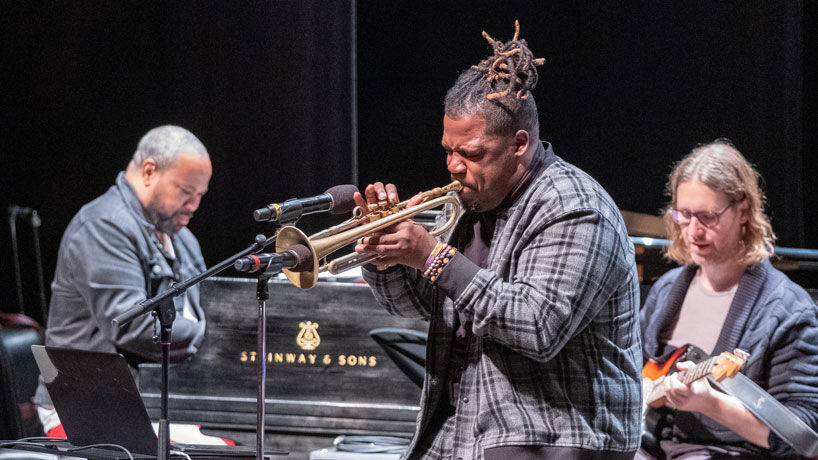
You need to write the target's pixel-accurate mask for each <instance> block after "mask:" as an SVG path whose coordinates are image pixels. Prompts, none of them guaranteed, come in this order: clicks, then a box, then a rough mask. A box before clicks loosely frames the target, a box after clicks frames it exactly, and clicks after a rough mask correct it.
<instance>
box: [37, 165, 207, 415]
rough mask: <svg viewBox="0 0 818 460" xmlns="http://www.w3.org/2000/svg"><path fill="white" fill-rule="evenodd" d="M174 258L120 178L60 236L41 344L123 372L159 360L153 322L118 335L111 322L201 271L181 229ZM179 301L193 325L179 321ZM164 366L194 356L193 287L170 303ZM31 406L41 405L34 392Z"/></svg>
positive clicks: (196, 307) (41, 394)
mask: <svg viewBox="0 0 818 460" xmlns="http://www.w3.org/2000/svg"><path fill="white" fill-rule="evenodd" d="M172 242H173V248H174V252H175V258H174V257H171V256H170V255H169V254H168V253H167V252H165V250H164V248H163V247H162V244H161V243H160V241H159V239H158V237H157V236H156V228H155V227H154V226H153V224H150V223H149V222H148V221H147V220H146V219H145V216H144V213H143V209H142V204H141V202H140V201H139V197H138V196H137V195H136V192H135V191H134V189H133V187H132V186H131V184H130V183H129V182H128V181H127V179H126V178H125V173H124V172H121V173H119V175H118V176H117V179H116V184H115V185H113V186H112V187H111V188H110V189H108V191H107V192H105V194H103V195H102V196H100V197H98V198H97V199H95V200H94V201H92V202H90V203H88V204H86V205H85V206H83V207H82V209H80V211H79V212H78V213H77V214H76V215H75V216H74V218H73V219H72V220H71V222H70V223H69V225H68V228H67V229H66V230H65V233H64V234H63V237H62V240H61V242H60V249H59V254H58V257H57V268H56V272H55V276H54V282H53V283H52V284H51V292H52V295H51V303H50V308H49V317H48V325H47V328H46V338H45V343H46V345H50V346H57V347H68V348H77V349H83V350H93V351H102V352H118V353H122V354H123V355H124V356H125V357H126V358H127V359H128V362H129V363H130V364H131V365H134V366H135V365H136V364H138V363H140V362H144V361H159V360H160V358H161V348H160V346H159V344H158V343H154V342H153V340H152V338H153V336H154V319H153V317H152V316H151V315H150V314H146V315H142V316H139V317H137V318H136V319H135V320H133V321H132V322H131V323H129V324H128V325H126V326H125V327H122V328H116V327H114V326H113V325H112V324H111V320H112V319H114V318H115V317H117V316H119V315H121V314H123V313H124V312H126V311H128V310H129V309H130V308H131V307H133V306H135V305H137V304H138V303H139V302H141V301H143V300H145V299H148V298H151V297H153V296H155V295H156V294H158V293H160V292H162V291H164V290H166V289H167V288H168V287H169V286H170V284H171V283H172V282H174V281H183V280H185V279H187V278H190V277H192V276H193V275H195V274H197V273H199V272H201V271H203V270H204V269H205V268H206V267H205V263H204V259H203V258H202V252H201V249H200V248H199V243H198V242H197V241H196V238H195V237H194V236H193V234H192V233H191V232H190V230H188V229H187V227H184V228H182V229H181V230H180V231H179V232H178V233H177V234H175V235H173V237H172ZM184 297H187V300H188V302H189V304H190V306H191V307H192V309H193V312H194V313H195V314H196V316H198V321H194V320H191V319H187V318H185V317H184V315H183V314H182V310H183V307H184V304H185V299H184ZM174 304H175V307H176V310H177V315H176V320H175V321H174V323H173V331H172V344H171V355H170V356H171V361H172V362H178V361H181V360H184V359H186V358H188V357H190V356H192V355H193V354H194V353H196V351H197V349H198V347H199V345H200V344H201V342H202V340H203V339H204V332H205V317H204V310H202V307H201V303H200V302H199V288H198V286H193V287H191V288H189V289H188V290H187V291H186V292H185V294H184V296H180V297H176V298H174ZM36 401H37V402H38V403H39V404H48V403H49V402H50V401H49V399H48V394H47V392H46V391H45V388H44V387H43V386H42V384H41V385H40V388H39V389H38V392H37V398H36Z"/></svg>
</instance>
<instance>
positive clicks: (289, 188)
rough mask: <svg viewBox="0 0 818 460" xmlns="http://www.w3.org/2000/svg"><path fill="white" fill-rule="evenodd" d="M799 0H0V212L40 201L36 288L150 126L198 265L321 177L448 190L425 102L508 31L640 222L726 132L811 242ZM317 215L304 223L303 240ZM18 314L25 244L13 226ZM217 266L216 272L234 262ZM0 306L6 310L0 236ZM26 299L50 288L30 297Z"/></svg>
mask: <svg viewBox="0 0 818 460" xmlns="http://www.w3.org/2000/svg"><path fill="white" fill-rule="evenodd" d="M817 9H818V8H816V6H815V3H810V2H801V1H793V2H763V1H728V2H713V1H705V0H697V1H688V2H616V3H611V4H607V3H605V2H591V1H587V0H585V1H579V2H553V1H548V2H545V1H538V2H463V1H452V2H445V3H443V2H418V1H389V2H382V1H374V0H365V1H362V0H358V1H357V2H353V1H342V0H334V1H333V0H321V1H318V0H315V1H264V2H260V1H257V2H219V1H197V2H183V1H164V2H158V1H145V2H125V1H113V2H111V1H101V0H92V1H83V2H24V1H18V2H4V4H3V6H2V11H3V12H2V14H1V15H0V40H2V43H1V45H0V46H2V52H0V85H1V86H0V102H2V115H1V116H2V125H1V126H0V168H2V172H0V185H1V186H2V187H1V188H0V190H2V196H1V197H0V205H1V206H2V207H3V209H5V208H6V207H7V206H8V205H9V204H18V205H22V206H30V207H32V208H35V209H37V210H38V211H39V214H40V216H41V218H42V221H43V224H42V227H41V228H40V237H41V242H42V254H43V264H44V272H45V282H46V285H48V284H49V283H50V281H51V279H52V277H53V271H54V265H55V263H56V253H57V248H58V245H59V238H60V236H61V234H62V232H63V230H64V229H65V226H66V225H67V224H68V221H69V220H70V218H71V216H73V214H74V213H75V212H76V211H77V210H78V209H79V208H80V207H81V206H82V205H83V204H84V203H86V202H88V201H90V200H91V199H93V198H94V197H96V196H98V195H100V194H101V193H103V192H104V191H105V190H106V189H107V188H108V187H109V186H110V185H111V184H112V183H113V180H114V177H115V176H116V173H117V172H118V171H120V170H121V169H123V168H124V167H125V165H126V164H127V162H128V160H129V158H130V156H131V154H132V153H133V150H134V148H135V146H136V143H137V141H138V139H139V137H140V136H141V135H142V134H144V132H146V131H147V130H148V129H150V128H151V127H154V126H157V125H160V124H166V123H173V124H179V125H182V126H185V127H186V128H188V129H190V130H191V131H193V132H194V133H195V134H196V135H197V136H199V137H200V138H201V139H202V141H203V142H204V144H205V145H206V146H207V147H208V149H209V151H210V153H211V157H212V160H213V165H214V177H213V180H212V182H211V184H210V192H209V193H208V195H207V196H206V197H205V199H204V200H203V202H202V205H201V208H200V210H199V212H198V213H197V214H196V216H195V217H194V219H193V221H192V222H191V229H192V230H193V232H194V233H195V234H196V235H197V236H198V237H199V240H200V242H201V244H202V248H203V252H204V255H205V259H206V260H207V262H208V264H211V265H212V264H215V263H216V262H218V261H220V260H222V259H224V258H226V257H228V256H229V255H231V254H233V253H235V252H238V251H239V250H241V249H243V248H244V247H246V246H248V245H249V244H250V243H251V242H252V240H253V236H254V235H255V234H257V233H264V234H268V235H269V234H271V233H272V232H273V230H274V229H273V227H272V226H270V225H264V224H256V223H254V222H253V221H252V210H253V209H255V208H257V207H259V206H261V205H263V204H265V203H268V202H270V201H279V200H284V199H287V198H291V197H295V196H309V195H314V194H317V193H321V192H323V191H324V190H326V189H327V188H329V187H330V186H332V185H336V184H341V183H356V184H358V185H365V184H366V183H368V182H370V181H373V180H388V181H392V182H395V183H396V184H398V185H399V186H400V189H401V190H404V195H409V194H411V193H413V192H417V191H420V190H425V189H428V188H431V187H435V186H439V185H442V184H444V183H446V182H448V174H447V172H446V169H445V157H444V154H443V151H442V149H441V148H440V144H439V143H440V135H441V124H442V123H441V122H442V98H443V96H444V94H445V91H446V89H447V88H448V87H449V85H450V84H451V83H452V82H453V81H454V79H455V78H456V76H457V73H458V72H459V71H460V70H462V69H464V68H466V67H468V66H469V65H471V64H474V63H476V62H478V61H479V60H480V59H482V58H484V57H485V56H486V55H487V54H488V53H489V51H490V50H489V46H488V44H487V43H486V42H485V40H484V39H483V38H482V37H481V36H480V32H481V31H482V30H486V31H487V32H488V33H489V34H491V35H492V36H494V37H495V38H498V39H500V40H507V39H509V38H510V37H511V36H512V35H513V33H514V26H513V24H514V19H519V20H520V22H521V25H522V32H521V36H522V37H524V38H526V39H527V41H528V43H529V45H530V47H531V49H532V50H533V51H534V53H535V55H536V56H537V57H545V58H546V59H547V62H546V64H545V66H543V67H541V68H540V84H539V86H538V88H537V89H536V90H535V93H534V94H535V97H536V99H537V102H538V104H539V108H540V113H541V123H542V137H543V138H544V139H547V140H549V141H551V142H552V143H553V144H554V146H555V149H556V151H557V153H558V154H559V155H561V156H562V157H564V158H565V159H567V160H568V161H571V162H573V163H575V164H577V165H578V166H580V167H582V168H583V169H585V170H586V171H588V172H589V173H590V174H591V175H593V176H594V177H596V178H597V179H598V180H599V181H600V182H601V183H602V184H603V185H604V186H605V187H606V189H607V190H608V191H609V192H610V194H611V195H612V196H613V198H614V199H615V200H616V202H617V203H618V204H619V206H620V207H621V208H622V209H625V210H630V211H637V212H643V213H655V212H657V210H658V209H659V208H661V207H662V206H663V205H664V203H665V197H664V195H663V193H664V190H663V187H664V182H665V177H666V175H667V173H668V172H669V171H670V167H671V164H672V163H673V162H674V161H677V160H678V159H679V158H681V156H682V155H684V154H685V153H687V152H688V151H689V150H690V149H691V148H692V147H693V146H694V145H695V144H697V143H700V142H707V141H711V140H713V139H715V138H718V137H728V138H730V139H732V140H733V141H734V142H735V143H736V144H737V146H738V147H739V149H740V150H741V151H742V152H743V153H744V154H745V155H746V156H747V157H748V158H749V159H750V160H751V161H752V162H753V163H755V164H756V165H757V166H758V168H759V170H760V171H761V173H762V174H763V175H764V177H765V179H766V188H767V192H768V198H769V210H770V214H771V216H772V218H773V225H774V228H775V230H776V232H777V233H778V235H779V238H780V240H779V244H780V245H782V246H791V247H808V248H818V235H816V231H815V228H816V224H818V222H817V221H816V216H815V212H813V211H812V208H811V205H812V200H811V198H812V197H814V196H816V195H818V185H817V184H816V181H815V180H814V179H813V178H812V172H813V171H815V170H817V169H818V164H817V163H818V157H817V156H816V155H815V152H816V147H817V146H816V142H818V140H816V138H815V134H814V133H816V132H818V119H817V118H816V112H818V107H816V82H818V79H817V78H816V69H815V62H814V60H809V59H807V54H806V52H805V50H814V49H815V45H816V40H815V35H816V34H815V30H814V24H815V23H816V22H815V20H816V10H817ZM334 222H337V219H335V220H332V219H330V218H328V217H325V216H309V217H305V218H304V219H303V220H302V224H303V227H304V228H305V229H306V230H307V231H308V232H311V231H315V230H318V229H320V228H323V227H325V226H327V225H329V224H331V223H334ZM17 231H18V241H19V245H20V253H21V261H22V265H21V268H22V271H23V277H24V279H23V281H24V289H25V292H26V298H25V299H26V307H27V310H28V313H29V314H31V315H32V316H35V317H39V316H40V315H39V312H38V310H37V308H38V307H37V304H38V301H37V296H36V284H37V283H36V278H35V277H34V273H35V270H34V269H35V265H34V255H33V250H32V235H31V229H30V226H29V224H28V222H27V221H26V220H24V219H19V220H18V222H17ZM226 274H229V275H234V274H235V273H234V272H233V270H232V269H230V270H228V271H227V272H226ZM0 289H2V292H3V296H2V301H1V302H0V309H2V310H4V311H15V310H16V308H17V297H16V294H15V293H14V271H13V265H12V245H11V239H10V234H9V225H8V224H6V225H3V229H2V230H1V231H0ZM46 289H48V287H47V286H46Z"/></svg>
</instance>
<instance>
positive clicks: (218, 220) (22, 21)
mask: <svg viewBox="0 0 818 460" xmlns="http://www.w3.org/2000/svg"><path fill="white" fill-rule="evenodd" d="M7 3H9V2H7ZM0 16H2V18H0V29H2V31H0V39H2V43H3V45H2V48H3V51H2V63H1V64H0V68H2V70H0V78H2V80H1V82H2V85H0V88H2V89H0V91H1V92H2V93H1V94H0V97H1V98H2V99H0V102H2V123H0V156H1V157H2V159H1V160H0V161H2V166H1V167H2V173H0V184H2V190H3V193H2V198H0V205H2V206H3V209H6V207H7V205H8V204H11V203H14V204H19V205H23V206H29V207H32V208H35V209H37V210H38V212H39V214H40V216H41V218H42V221H43V226H42V228H41V238H42V248H43V259H44V266H45V272H46V274H45V279H46V283H50V281H51V279H52V278H53V270H54V266H55V264H56V255H57V248H58V245H59V238H60V236H61V235H62V232H63V230H64V229H65V227H66V226H67V224H68V221H69V220H70V218H71V217H72V216H73V215H74V213H76V212H77V211H78V210H79V208H80V207H81V206H82V205H83V204H84V203H86V202H88V201H90V200H92V199H93V198H95V197H96V196H98V195H100V194H102V193H103V192H104V191H105V190H106V189H107V188H108V187H109V186H110V185H111V184H113V181H114V178H115V177H116V174H117V172H118V171H120V170H123V169H124V168H125V166H126V165H127V163H128V161H129V160H130V157H131V155H132V154H133V151H134V149H135V147H136V144H137V142H138V140H139V138H140V137H141V136H142V135H143V134H144V133H145V132H147V131H148V130H149V129H150V128H152V127H154V126H158V125H162V124H178V125H181V126H184V127H186V128H188V129H190V130H191V131H192V132H193V133H194V134H196V135H197V136H198V137H199V138H200V139H201V140H202V142H203V143H204V144H205V146H206V147H207V148H208V150H209V152H210V155H211V159H212V162H213V169H214V175H213V179H212V181H211V183H210V191H209V193H208V194H207V195H206V196H205V198H204V199H203V201H202V205H201V207H200V209H199V211H198V212H197V213H196V215H195V216H194V218H193V220H192V222H191V225H190V227H191V229H192V231H193V232H194V233H195V234H196V235H197V236H198V238H199V241H200V243H201V245H202V248H203V252H204V255H205V260H206V261H207V262H208V264H215V263H216V262H218V261H220V260H222V259H224V258H226V257H228V256H229V255H231V254H234V253H236V252H238V251H239V250H241V249H243V248H245V247H247V246H249V245H250V244H251V243H252V242H253V239H254V236H255V235H256V234H257V233H263V234H266V235H271V234H272V233H273V231H274V228H273V227H272V226H271V225H270V224H256V223H255V222H254V221H253V219H252V211H253V210H254V209H256V208H258V207H260V206H262V205H264V204H267V203H270V202H273V201H281V200H285V199H287V198H291V197H296V196H311V195H315V194H318V193H321V192H323V191H325V190H326V189H327V188H329V187H330V186H331V185H334V184H339V183H349V182H351V181H352V180H353V177H354V173H355V171H354V168H353V166H352V165H353V164H354V161H353V160H354V152H353V149H352V133H353V132H354V130H353V127H352V122H353V117H352V111H351V106H352V105H351V104H352V98H351V92H352V85H351V80H350V75H351V69H352V67H351V49H352V48H351V46H352V39H353V34H352V30H353V22H354V17H353V14H352V8H351V4H350V3H349V2H347V1H344V0H337V1H321V2H300V1H298V2H296V1H292V2H269V1H263V2H262V1H257V2H221V1H197V2H186V1H176V2H167V1H162V2H141V1H140V2H125V1H113V2H111V1H107V0H106V1H82V2H16V3H14V4H11V5H4V7H3V14H2V15H0ZM325 220H326V219H323V218H316V219H310V220H309V221H306V222H305V224H306V225H307V226H308V227H310V226H312V227H319V226H321V225H324V223H325V222H324V221H325ZM18 227H19V228H18V239H19V240H20V252H21V256H22V257H21V259H22V261H21V266H22V267H21V268H22V271H23V275H24V284H25V289H26V292H27V295H26V299H25V300H26V302H25V303H26V306H27V308H28V307H32V308H33V310H32V311H31V312H30V313H32V314H33V316H38V315H37V314H36V313H37V309H36V306H37V299H36V295H33V296H30V295H29V294H36V292H34V291H36V282H35V278H34V277H33V273H34V264H33V253H32V252H31V245H30V241H31V233H30V229H28V228H27V227H26V223H25V222H24V221H21V222H19V224H18ZM316 229H317V228H316ZM2 232H3V233H0V235H2V240H0V241H2V247H0V251H2V252H0V253H2V254H3V256H2V257H1V258H0V264H1V265H0V273H2V288H3V292H4V293H5V294H6V295H4V296H3V300H2V306H0V309H2V310H6V311H14V310H15V309H16V296H15V295H14V294H13V287H12V286H13V270H12V263H11V262H12V260H11V259H12V257H11V244H10V240H9V238H8V236H9V226H8V225H4V229H3V230H2ZM225 274H226V275H233V274H235V272H234V271H233V270H232V269H230V270H229V271H228V272H225Z"/></svg>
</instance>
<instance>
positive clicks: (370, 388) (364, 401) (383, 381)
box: [139, 278, 427, 459]
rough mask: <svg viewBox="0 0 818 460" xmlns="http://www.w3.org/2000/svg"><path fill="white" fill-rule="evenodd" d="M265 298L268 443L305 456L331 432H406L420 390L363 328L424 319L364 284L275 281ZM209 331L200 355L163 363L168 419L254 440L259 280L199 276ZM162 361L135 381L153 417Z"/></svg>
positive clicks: (144, 368)
mask: <svg viewBox="0 0 818 460" xmlns="http://www.w3.org/2000/svg"><path fill="white" fill-rule="evenodd" d="M269 291H270V300H268V301H267V352H268V353H267V356H266V359H267V385H266V404H265V429H266V436H265V444H266V446H267V447H269V448H274V449H281V450H287V451H290V452H291V455H290V457H289V458H305V459H306V458H307V456H308V454H307V453H308V452H309V451H311V450H314V449H318V448H321V447H328V446H331V445H332V440H333V439H334V438H335V437H336V436H338V435H400V436H407V437H408V436H410V435H411V433H412V432H413V430H414V422H415V418H416V415H417V412H418V410H419V401H420V389H419V388H418V386H417V385H416V384H415V383H413V382H412V381H411V380H410V379H409V377H407V376H406V375H405V374H404V373H403V372H402V371H401V370H400V369H399V368H398V367H397V366H396V365H395V364H394V362H393V361H392V360H391V359H390V358H389V357H388V356H387V354H386V353H385V352H384V349H383V348H381V346H379V345H378V343H376V342H375V341H374V340H373V339H372V338H371V337H370V334H369V332H370V331H371V330H373V329H379V328H400V329H408V330H413V331H420V332H423V333H425V332H426V330H427V323H426V322H424V321H419V320H411V319H406V318H400V317H396V316H391V315H389V314H388V313H386V312H385V311H384V310H383V309H382V308H381V307H380V306H379V305H378V304H377V303H376V302H375V299H374V297H373V296H372V293H371V291H370V289H369V287H368V286H367V285H366V284H362V283H340V282H324V281H322V282H320V283H317V284H316V286H315V287H313V288H311V289H299V288H296V287H294V286H293V285H292V284H290V282H289V281H286V280H273V281H271V282H270V285H269ZM202 301H203V306H204V309H205V311H206V313H207V333H206V335H205V340H204V343H203V344H202V347H201V349H200V351H199V353H198V354H197V355H196V356H195V357H194V358H193V359H192V360H190V361H188V362H185V363H181V364H179V365H175V366H172V367H171V369H170V393H169V394H170V399H169V418H170V420H171V422H172V423H197V424H201V425H202V429H203V431H204V432H205V433H206V434H214V435H221V436H223V437H227V438H231V439H234V440H236V441H238V442H240V443H241V444H247V445H253V444H254V443H255V430H256V394H257V374H256V360H257V359H259V358H260V357H259V356H256V349H257V343H256V339H257V333H256V330H257V317H258V302H257V300H256V281H255V280H253V279H243V278H213V279H210V280H206V281H204V282H203V283H202ZM160 378H161V373H160V367H159V365H158V364H143V365H141V366H140V370H139V388H140V392H141V393H142V396H143V399H144V400H145V405H146V407H147V408H148V412H149V413H150V415H151V418H152V419H158V418H159V408H160V395H159V388H160Z"/></svg>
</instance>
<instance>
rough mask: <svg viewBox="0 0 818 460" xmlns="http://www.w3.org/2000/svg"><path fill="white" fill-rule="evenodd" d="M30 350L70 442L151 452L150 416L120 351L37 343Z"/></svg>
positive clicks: (153, 442)
mask: <svg viewBox="0 0 818 460" xmlns="http://www.w3.org/2000/svg"><path fill="white" fill-rule="evenodd" d="M31 351H32V352H33V353H34V358H35V360H36V361H37V366H38V367H39V368H40V373H41V375H42V377H43V380H44V381H45V386H46V389H48V394H49V395H50V396H51V401H52V402H53V404H54V408H55V409H56V410H57V415H59V417H60V421H61V422H62V425H63V428H64V429H65V434H66V436H67V437H68V441H69V442H70V443H71V444H73V445H75V446H84V445H88V444H119V445H121V446H124V447H125V448H127V449H128V450H130V451H132V452H137V453H140V454H146V455H154V454H156V449H157V440H156V435H155V434H154V431H153V427H152V426H151V420H150V417H148V412H147V410H146V409H145V405H144V404H143V402H142V397H141V396H140V395H139V390H138V389H137V388H136V384H135V382H134V379H133V376H132V375H131V371H130V369H129V367H128V363H127V361H125V358H124V357H123V356H122V355H120V354H117V353H100V352H93V351H84V350H73V349H68V348H58V347H47V346H41V345H34V346H32V347H31Z"/></svg>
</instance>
